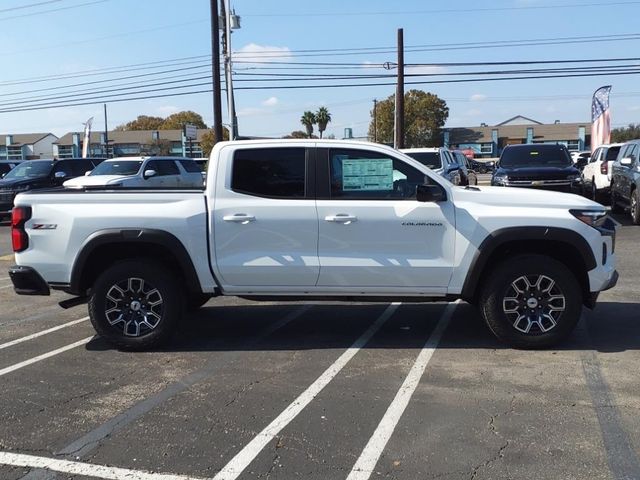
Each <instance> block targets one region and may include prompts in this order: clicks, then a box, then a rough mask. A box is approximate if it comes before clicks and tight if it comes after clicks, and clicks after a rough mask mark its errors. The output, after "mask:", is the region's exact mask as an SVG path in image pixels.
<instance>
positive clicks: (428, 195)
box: [416, 185, 447, 202]
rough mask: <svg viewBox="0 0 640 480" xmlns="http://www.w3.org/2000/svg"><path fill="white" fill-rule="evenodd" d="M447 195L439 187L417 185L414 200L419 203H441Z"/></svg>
mask: <svg viewBox="0 0 640 480" xmlns="http://www.w3.org/2000/svg"><path fill="white" fill-rule="evenodd" d="M446 199H447V194H446V192H445V191H444V188H442V187H441V186H440V185H418V186H417V187H416V200H417V201H419V202H443V201H445V200H446Z"/></svg>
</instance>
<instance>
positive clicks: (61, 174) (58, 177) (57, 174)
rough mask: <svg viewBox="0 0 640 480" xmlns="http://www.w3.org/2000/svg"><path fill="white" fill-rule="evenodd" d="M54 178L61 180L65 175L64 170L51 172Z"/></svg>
mask: <svg viewBox="0 0 640 480" xmlns="http://www.w3.org/2000/svg"><path fill="white" fill-rule="evenodd" d="M53 177H54V178H57V179H58V180H61V179H63V178H66V177H67V174H66V173H65V172H56V173H54V174H53Z"/></svg>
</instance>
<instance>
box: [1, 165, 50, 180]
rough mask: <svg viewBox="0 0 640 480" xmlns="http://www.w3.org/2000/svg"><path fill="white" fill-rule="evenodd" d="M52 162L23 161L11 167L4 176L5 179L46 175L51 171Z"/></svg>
mask: <svg viewBox="0 0 640 480" xmlns="http://www.w3.org/2000/svg"><path fill="white" fill-rule="evenodd" d="M51 165H53V162H25V163H21V164H20V165H18V166H17V167H15V168H13V169H12V170H11V171H10V172H9V173H7V174H6V175H5V176H4V179H5V180H10V179H14V180H18V179H25V178H36V177H46V176H47V175H49V172H50V171H51Z"/></svg>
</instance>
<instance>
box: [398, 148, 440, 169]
mask: <svg viewBox="0 0 640 480" xmlns="http://www.w3.org/2000/svg"><path fill="white" fill-rule="evenodd" d="M404 153H405V155H409V156H410V157H411V158H413V159H414V160H417V161H419V162H420V163H421V164H423V165H424V166H426V167H429V168H431V169H434V170H435V169H438V168H442V159H441V158H440V153H438V152H404Z"/></svg>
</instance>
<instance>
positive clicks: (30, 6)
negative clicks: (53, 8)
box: [0, 0, 62, 13]
mask: <svg viewBox="0 0 640 480" xmlns="http://www.w3.org/2000/svg"><path fill="white" fill-rule="evenodd" d="M61 1H62V0H48V1H46V2H38V3H30V4H29V5H20V6H19V7H11V8H3V9H2V10H0V13H4V12H14V11H16V10H24V9H26V8H33V7H39V6H40V5H48V4H50V3H60V2H61Z"/></svg>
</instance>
